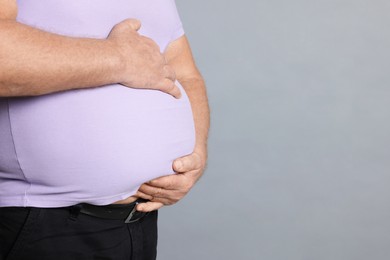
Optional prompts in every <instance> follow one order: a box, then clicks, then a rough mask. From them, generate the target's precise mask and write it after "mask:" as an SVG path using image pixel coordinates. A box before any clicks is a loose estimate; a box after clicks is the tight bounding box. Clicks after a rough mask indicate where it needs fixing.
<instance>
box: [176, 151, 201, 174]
mask: <svg viewBox="0 0 390 260" xmlns="http://www.w3.org/2000/svg"><path fill="white" fill-rule="evenodd" d="M199 168H201V161H200V157H199V155H198V154H196V153H192V154H190V155H187V156H184V157H181V158H178V159H176V160H175V161H174V162H173V170H174V171H175V172H189V171H193V170H197V169H199Z"/></svg>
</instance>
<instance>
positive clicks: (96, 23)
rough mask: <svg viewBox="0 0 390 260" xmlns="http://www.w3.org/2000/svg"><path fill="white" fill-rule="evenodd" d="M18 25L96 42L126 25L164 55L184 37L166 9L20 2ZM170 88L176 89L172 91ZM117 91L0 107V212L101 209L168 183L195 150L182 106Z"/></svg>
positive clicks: (128, 0)
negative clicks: (134, 25) (132, 21)
mask: <svg viewBox="0 0 390 260" xmlns="http://www.w3.org/2000/svg"><path fill="white" fill-rule="evenodd" d="M18 6H19V14H18V17H17V20H18V21H19V22H21V23H24V24H28V25H31V26H33V27H37V28H40V29H43V30H45V31H49V32H53V33H57V34H62V35H67V36H75V37H90V38H101V39H105V38H106V37H107V36H108V34H109V32H110V30H111V29H112V27H113V26H114V25H115V24H117V23H119V22H121V21H123V20H124V19H127V18H136V19H139V20H140V21H141V23H142V27H141V29H140V31H139V33H140V34H142V35H144V36H147V37H150V38H151V39H153V40H154V41H155V42H156V43H157V44H158V45H159V47H160V49H161V51H162V52H163V51H164V49H165V48H166V47H167V45H168V44H169V43H170V42H171V41H173V40H175V39H177V38H178V37H180V36H182V35H183V33H184V32H183V28H182V25H181V22H180V18H179V15H178V13H177V10H176V6H175V2H174V0H142V1H140V0H114V1H113V0H19V1H18ZM177 84H178V83H177ZM178 85H179V87H180V89H181V92H182V98H181V99H175V98H173V97H172V96H170V95H168V94H166V93H163V92H160V91H157V90H141V89H132V88H128V87H125V86H123V85H120V84H112V85H106V86H102V87H97V88H88V89H76V90H69V91H63V92H57V93H52V94H48V95H42V96H35V97H31V96H30V97H12V98H11V97H8V98H0V206H34V207H62V206H69V205H74V204H77V203H80V202H86V203H91V204H96V205H105V204H110V203H113V202H115V201H118V200H122V199H125V198H127V197H129V196H131V195H134V194H135V192H136V191H137V190H138V188H139V186H140V185H141V184H142V183H144V182H147V181H149V180H151V179H154V178H156V177H159V176H163V175H169V174H174V172H173V170H172V162H173V160H174V159H176V158H179V157H181V156H184V155H187V154H190V153H191V152H192V151H193V148H194V144H195V131H194V121H193V116H192V111H191V106H190V103H189V99H188V97H187V95H186V93H185V91H184V89H183V88H182V87H181V86H180V84H178Z"/></svg>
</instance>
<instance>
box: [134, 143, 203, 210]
mask: <svg viewBox="0 0 390 260" xmlns="http://www.w3.org/2000/svg"><path fill="white" fill-rule="evenodd" d="M206 157H207V155H206V151H205V150H204V152H200V151H197V152H193V153H192V154H190V155H188V156H185V157H181V158H179V159H176V160H175V161H174V162H173V169H174V171H175V172H176V174H173V175H168V176H163V177H160V178H157V179H154V180H152V181H150V182H147V183H145V184H143V185H142V186H141V187H140V189H139V190H138V192H137V194H136V196H137V197H140V198H144V199H147V200H150V201H149V202H146V203H140V204H138V206H137V210H138V211H143V212H149V211H153V210H157V209H159V208H161V207H163V206H164V205H172V204H175V203H176V202H178V201H179V200H181V199H182V198H183V197H184V196H185V195H186V194H187V193H188V192H189V191H190V190H191V188H192V187H193V186H194V185H195V183H196V182H197V181H198V180H199V178H200V177H201V176H202V174H203V171H204V169H205V166H206Z"/></svg>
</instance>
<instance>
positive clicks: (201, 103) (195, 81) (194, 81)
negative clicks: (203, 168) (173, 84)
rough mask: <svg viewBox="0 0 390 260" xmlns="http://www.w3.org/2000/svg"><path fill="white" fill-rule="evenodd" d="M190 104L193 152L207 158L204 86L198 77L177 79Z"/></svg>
mask: <svg viewBox="0 0 390 260" xmlns="http://www.w3.org/2000/svg"><path fill="white" fill-rule="evenodd" d="M179 82H180V84H181V85H182V86H183V88H184V89H185V91H186V93H187V95H188V98H189V100H190V103H191V108H192V113H193V116H194V122H195V133H196V145H195V151H200V152H202V153H205V154H204V156H205V157H207V139H208V132H209V127H210V109H209V104H208V98H207V92H206V86H205V83H204V80H203V78H202V77H201V76H200V74H199V75H195V76H193V77H187V78H181V79H179Z"/></svg>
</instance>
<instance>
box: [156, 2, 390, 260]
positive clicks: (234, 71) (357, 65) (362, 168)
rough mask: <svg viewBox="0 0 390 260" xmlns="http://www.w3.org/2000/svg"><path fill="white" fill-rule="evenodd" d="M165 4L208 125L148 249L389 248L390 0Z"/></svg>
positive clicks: (317, 256)
mask: <svg viewBox="0 0 390 260" xmlns="http://www.w3.org/2000/svg"><path fill="white" fill-rule="evenodd" d="M177 4H178V7H179V10H180V14H181V17H182V20H183V23H184V26H185V30H186V32H187V36H188V37H189V39H190V42H191V45H192V48H193V52H194V54H195V57H196V60H197V63H198V66H199V68H200V70H201V71H202V73H203V75H204V77H205V79H206V81H207V85H208V92H209V98H210V104H211V108H212V127H211V135H210V155H209V166H208V170H207V172H206V173H205V175H204V177H203V178H202V179H201V181H200V182H199V183H198V185H197V186H196V187H195V188H194V189H193V190H192V191H191V193H190V194H189V195H188V197H186V198H185V199H184V200H183V201H182V202H180V203H179V204H177V205H175V206H172V207H168V208H164V209H162V210H161V211H160V234H159V259H160V260H200V259H206V260H209V259H210V260H214V259H218V260H219V259H221V260H230V259H232V260H233V259H240V260H252V259H253V260H263V259H265V260H301V259H305V260H306V259H307V260H368V259H369V260H388V259H390V188H389V187H390V172H389V170H390V137H389V133H390V121H389V120H390V86H389V85H390V49H389V48H390V30H389V26H390V15H389V14H390V2H389V1H388V0H296V1H291V0H240V1H231V0H208V1H188V0H187V1H184V0H179V1H177Z"/></svg>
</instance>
